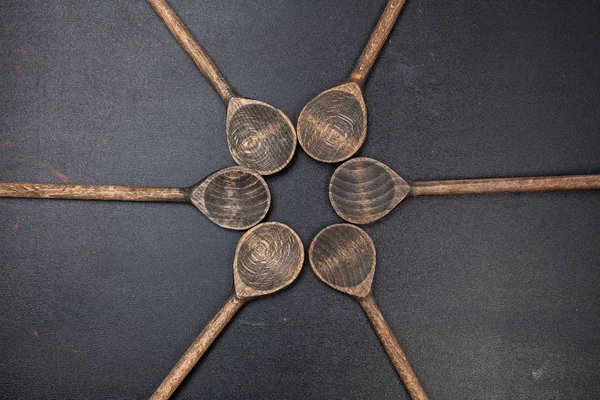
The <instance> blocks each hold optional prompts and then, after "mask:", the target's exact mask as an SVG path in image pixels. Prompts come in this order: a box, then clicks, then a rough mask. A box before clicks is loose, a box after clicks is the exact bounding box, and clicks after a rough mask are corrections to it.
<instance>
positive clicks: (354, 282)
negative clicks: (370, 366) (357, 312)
mask: <svg viewBox="0 0 600 400" xmlns="http://www.w3.org/2000/svg"><path fill="white" fill-rule="evenodd" d="M308 258H309V260H310V265H311V266H312V269H313V271H314V272H315V274H316V275H317V276H318V277H319V279H321V280H322V281H323V282H325V283H326V284H327V285H329V286H331V287H332V288H334V289H335V290H338V291H340V292H342V293H346V294H349V295H350V296H352V297H353V298H354V299H355V300H357V301H358V302H359V304H360V305H361V307H362V308H363V310H364V311H365V313H366V314H367V317H369V320H370V321H371V324H372V325H373V328H374V329H375V332H377V335H378V336H379V339H380V340H381V343H382V344H383V347H384V348H385V351H386V352H387V353H388V356H389V357H390V359H391V360H392V363H393V364H394V367H395V368H396V371H397V372H398V375H400V378H401V379H402V382H404V385H405V386H406V389H407V390H408V392H409V393H410V396H411V398H413V399H418V400H425V399H427V398H428V397H427V395H426V394H425V390H423V387H422V386H421V383H420V382H419V379H418V378H417V375H416V374H415V372H414V371H413V369H412V368H411V366H410V364H409V363H408V360H407V359H406V356H405V354H404V351H402V348H401V347H400V344H399V343H398V340H397V339H396V337H395V336H394V333H393V332H392V329H391V328H390V326H389V325H388V324H387V322H386V321H385V319H384V318H383V315H382V314H381V310H379V307H377V303H376V302H375V298H374V297H373V293H372V291H371V286H372V283H373V276H374V274H375V258H376V257H375V245H374V244H373V240H372V239H371V237H370V236H369V235H368V234H367V233H366V232H365V231H363V230H362V229H360V228H359V227H357V226H354V225H350V224H337V225H331V226H328V227H327V228H325V229H323V230H322V231H321V232H319V233H318V234H317V236H315V238H314V239H313V241H312V243H311V244H310V248H309V250H308Z"/></svg>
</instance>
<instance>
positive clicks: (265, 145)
mask: <svg viewBox="0 0 600 400" xmlns="http://www.w3.org/2000/svg"><path fill="white" fill-rule="evenodd" d="M226 134H227V145H228V146H229V151H230V152H231V155H232V157H233V159H234V160H235V162H237V163H238V164H239V165H242V166H244V167H246V168H250V169H252V170H254V171H256V172H258V173H259V174H261V175H270V174H274V173H276V172H278V171H280V170H282V169H283V168H284V167H285V166H286V165H287V164H288V163H289V162H290V161H291V159H292V157H293V156H294V153H295V151H296V141H297V140H296V131H295V129H294V125H293V124H292V122H291V121H290V120H289V118H288V117H287V116H286V115H285V114H284V113H283V112H282V111H281V110H279V109H277V108H275V107H273V106H272V105H270V104H267V103H264V102H262V101H258V100H251V99H244V98H240V97H234V98H232V99H231V100H230V101H229V105H228V107H227V124H226Z"/></svg>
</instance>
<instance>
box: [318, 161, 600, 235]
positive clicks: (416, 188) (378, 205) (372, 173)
mask: <svg viewBox="0 0 600 400" xmlns="http://www.w3.org/2000/svg"><path fill="white" fill-rule="evenodd" d="M591 189H600V175H573V176H541V177H526V178H490V179H461V180H442V181H422V182H411V181H406V180H404V179H403V178H402V177H400V176H399V175H398V174H397V173H396V172H395V171H394V170H392V169H391V168H390V167H388V166H387V165H385V164H383V163H381V162H379V161H377V160H374V159H372V158H366V157H358V158H353V159H352V160H349V161H347V162H345V163H344V164H342V165H340V166H339V167H338V168H337V169H336V170H335V172H334V173H333V176H332V177H331V180H330V182H329V199H330V201H331V205H332V207H333V209H334V210H335V212H336V213H337V214H338V215H339V216H340V217H341V218H342V219H344V220H346V221H348V222H352V223H355V224H368V223H371V222H374V221H377V220H379V219H381V218H383V217H384V216H385V215H387V214H388V213H389V212H390V211H392V210H393V209H394V208H395V207H396V206H397V205H398V204H399V203H400V202H401V201H402V200H404V199H405V198H406V197H409V196H410V197H412V196H433V195H456V194H485V193H508V192H548V191H560V190H563V191H566V190H591Z"/></svg>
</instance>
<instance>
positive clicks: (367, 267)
mask: <svg viewBox="0 0 600 400" xmlns="http://www.w3.org/2000/svg"><path fill="white" fill-rule="evenodd" d="M308 257H309V260H310V265H311V267H312V269H313V271H314V273H315V274H316V275H317V276H318V277H319V279H321V280H322V281H323V282H325V283H326V284H327V285H329V286H331V287H332V288H334V289H335V290H338V291H340V292H343V293H346V294H349V295H351V296H355V297H364V296H366V295H367V294H368V293H369V292H370V291H371V285H372V283H373V276H374V274H375V260H376V252H375V244H374V243H373V240H372V239H371V237H370V236H369V235H367V233H366V232H365V231H363V230H362V229H360V228H359V227H357V226H354V225H350V224H336V225H330V226H328V227H327V228H325V229H323V230H322V231H321V232H319V233H318V234H317V236H315V238H314V239H313V241H312V243H311V244H310V248H309V250H308Z"/></svg>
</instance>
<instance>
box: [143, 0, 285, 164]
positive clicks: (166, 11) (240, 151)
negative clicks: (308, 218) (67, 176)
mask: <svg viewBox="0 0 600 400" xmlns="http://www.w3.org/2000/svg"><path fill="white" fill-rule="evenodd" d="M147 1H148V3H149V4H150V5H151V6H152V8H153V9H154V11H155V12H156V14H158V16H159V17H160V18H161V19H162V20H163V22H164V23H165V25H166V26H167V28H169V30H170V31H171V33H172V34H173V36H175V38H176V39H177V40H178V41H179V43H180V44H181V46H182V47H183V49H184V50H185V51H186V52H187V53H188V54H189V55H190V56H191V57H192V59H193V60H194V63H195V64H196V65H197V66H198V69H200V72H202V74H204V76H205V77H206V79H208V80H209V81H210V83H211V84H212V85H213V86H214V88H215V90H216V91H217V93H218V94H219V96H221V99H222V100H223V103H225V107H227V121H226V134H227V145H228V147H229V151H230V152H231V155H232V156H233V159H234V160H235V162H236V163H238V164H239V165H242V166H244V167H247V168H250V169H253V170H255V171H256V172H258V173H259V174H261V175H270V174H274V173H276V172H278V171H280V170H282V169H283V168H284V167H285V166H286V165H287V164H288V163H289V162H290V161H291V159H292V157H293V156H294V152H295V151H296V131H295V129H294V125H293V124H292V123H291V121H290V120H289V118H288V117H287V116H286V115H285V114H284V113H283V112H282V111H281V110H279V109H277V108H275V107H273V106H272V105H270V104H267V103H265V102H262V101H258V100H252V99H247V98H243V97H240V96H239V95H238V94H237V93H236V92H235V91H234V90H233V88H232V87H231V86H230V85H229V84H228V83H227V81H225V78H224V77H223V75H222V74H221V72H219V70H218V69H217V67H216V66H215V64H214V63H213V62H212V61H211V59H210V58H209V57H208V55H207V54H206V52H205V51H204V50H203V49H202V47H200V45H199V44H198V42H197V41H196V40H195V39H194V37H193V36H192V34H191V33H190V31H189V30H188V29H187V28H186V26H185V25H184V24H183V22H182V21H181V19H179V17H178V16H177V14H176V13H175V11H173V9H172V8H171V6H169V3H167V2H166V1H165V0H147Z"/></svg>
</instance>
